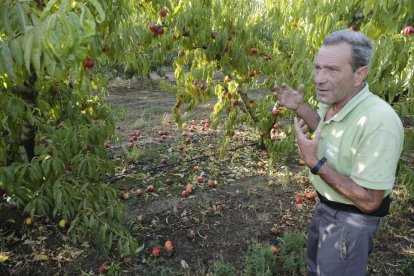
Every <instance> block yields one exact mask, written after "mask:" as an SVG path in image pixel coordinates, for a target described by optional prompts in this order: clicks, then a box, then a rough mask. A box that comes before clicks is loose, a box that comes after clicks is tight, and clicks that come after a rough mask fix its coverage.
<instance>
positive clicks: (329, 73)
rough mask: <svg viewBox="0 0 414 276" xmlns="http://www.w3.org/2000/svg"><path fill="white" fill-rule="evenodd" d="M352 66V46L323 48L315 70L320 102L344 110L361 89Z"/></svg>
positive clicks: (340, 45)
mask: <svg viewBox="0 0 414 276" xmlns="http://www.w3.org/2000/svg"><path fill="white" fill-rule="evenodd" d="M356 75H357V74H356V73H355V72H353V70H352V66H351V46H350V45H349V44H348V43H345V42H344V43H340V44H337V45H327V46H322V47H321V48H320V50H319V52H318V54H317V56H316V60H315V68H314V81H315V89H316V95H317V97H318V100H319V101H320V102H322V103H324V104H328V105H335V106H338V107H340V108H342V107H343V106H344V105H345V104H346V103H347V102H348V101H349V100H350V99H351V98H352V96H354V95H355V93H357V92H358V91H359V90H360V89H361V87H360V83H359V81H357V78H356Z"/></svg>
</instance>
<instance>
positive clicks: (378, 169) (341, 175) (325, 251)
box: [277, 30, 404, 276]
mask: <svg viewBox="0 0 414 276" xmlns="http://www.w3.org/2000/svg"><path fill="white" fill-rule="evenodd" d="M372 48H373V47H372V42H371V40H370V39H369V38H368V37H366V36H365V35H363V34H362V33H360V32H354V31H351V30H340V31H336V32H333V33H331V34H329V35H328V36H326V38H325V39H324V41H323V45H322V46H321V48H320V49H319V51H318V53H317V55H316V58H315V63H314V82H315V90H316V96H317V98H318V101H319V104H318V108H317V111H315V110H314V109H313V108H312V107H311V106H309V105H308V104H306V103H305V102H304V97H303V96H304V85H300V86H299V87H298V88H297V90H294V89H292V88H291V87H289V86H288V85H287V84H285V83H284V84H282V85H281V86H280V87H278V89H277V96H278V104H279V105H281V106H285V107H287V108H289V109H291V110H293V111H294V112H295V113H296V114H297V116H298V117H299V118H296V117H295V118H294V123H295V132H296V141H297V145H298V148H299V151H300V154H301V156H302V159H303V160H304V161H305V163H306V165H307V166H308V167H309V168H310V172H311V174H310V176H311V182H312V185H313V186H314V187H315V189H316V191H317V192H318V197H319V200H318V202H317V205H316V207H315V210H314V215H313V218H312V222H311V224H310V226H309V230H308V242H307V274H308V275H336V276H338V275H352V276H355V275H365V274H366V270H367V263H368V256H369V254H370V253H371V251H372V249H373V242H374V237H375V235H376V234H377V233H378V231H379V230H380V229H381V227H382V225H383V220H384V217H385V216H386V215H387V214H388V211H389V206H390V195H391V191H392V188H393V185H394V182H395V174H396V170H397V164H398V161H399V158H400V154H401V150H402V145H403V140H404V129H403V125H402V123H401V120H400V118H399V117H398V115H397V114H396V113H395V111H394V109H393V108H392V107H391V106H390V105H389V104H387V103H386V102H385V101H383V100H382V99H380V98H379V97H378V96H376V95H374V94H373V93H372V92H371V91H370V90H369V86H368V84H367V83H366V82H365V79H366V77H367V75H368V72H369V64H370V59H371V55H372ZM308 128H310V129H311V130H312V131H314V133H313V137H312V136H311V134H310V133H309V132H308Z"/></svg>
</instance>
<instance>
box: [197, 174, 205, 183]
mask: <svg viewBox="0 0 414 276" xmlns="http://www.w3.org/2000/svg"><path fill="white" fill-rule="evenodd" d="M205 181H206V179H205V177H204V176H202V175H199V176H197V182H198V183H204V182H205Z"/></svg>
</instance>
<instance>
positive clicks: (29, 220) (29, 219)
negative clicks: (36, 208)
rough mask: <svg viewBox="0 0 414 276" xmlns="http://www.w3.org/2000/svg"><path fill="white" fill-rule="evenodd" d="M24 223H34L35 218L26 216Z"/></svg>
mask: <svg viewBox="0 0 414 276" xmlns="http://www.w3.org/2000/svg"><path fill="white" fill-rule="evenodd" d="M24 224H26V225H32V224H33V219H32V218H31V217H28V218H25V219H24Z"/></svg>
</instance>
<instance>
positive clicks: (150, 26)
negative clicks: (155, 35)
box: [149, 23, 157, 32]
mask: <svg viewBox="0 0 414 276" xmlns="http://www.w3.org/2000/svg"><path fill="white" fill-rule="evenodd" d="M149 29H150V30H151V32H155V31H156V30H157V24H155V23H150V24H149Z"/></svg>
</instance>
